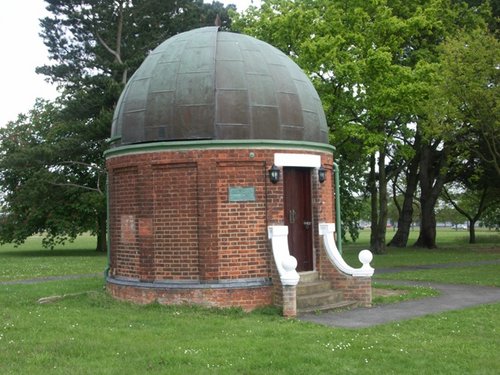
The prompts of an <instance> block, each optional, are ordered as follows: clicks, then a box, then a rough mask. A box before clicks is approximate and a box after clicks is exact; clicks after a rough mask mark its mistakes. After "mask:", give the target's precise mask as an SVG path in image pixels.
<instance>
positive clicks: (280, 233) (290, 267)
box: [267, 225, 300, 286]
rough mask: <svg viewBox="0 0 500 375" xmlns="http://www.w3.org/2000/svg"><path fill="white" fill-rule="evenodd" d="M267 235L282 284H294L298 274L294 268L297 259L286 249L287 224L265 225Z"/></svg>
mask: <svg viewBox="0 0 500 375" xmlns="http://www.w3.org/2000/svg"><path fill="white" fill-rule="evenodd" d="M267 235H268V238H269V239H270V240H271V244H272V247H273V255H274V261H275V262H276V268H278V273H279V275H280V280H281V284H282V285H289V286H294V285H297V284H298V283H299V279H300V276H299V274H298V273H297V271H296V270H295V269H296V268H297V259H295V258H294V257H293V256H291V255H290V251H289V250H288V226H286V225H271V226H269V227H267Z"/></svg>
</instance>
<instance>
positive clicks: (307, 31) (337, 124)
mask: <svg viewBox="0 0 500 375" xmlns="http://www.w3.org/2000/svg"><path fill="white" fill-rule="evenodd" d="M488 14H489V13H488V6H487V5H485V6H479V7H477V6H476V7H468V6H467V4H465V3H463V2H455V1H451V0H447V1H442V0H419V1H412V2H401V1H391V0H385V1H378V0H376V1H375V0H373V1H349V2H345V1H340V0H339V1H331V0H328V1H327V0H300V1H294V2H290V1H282V0H267V1H264V2H263V4H262V7H261V8H260V9H257V8H250V9H249V10H248V11H247V12H246V13H244V14H242V15H240V16H238V17H237V18H236V19H235V21H234V23H233V26H234V28H235V29H237V30H239V31H242V32H245V33H248V34H251V35H254V36H256V37H258V38H260V39H263V40H266V41H267V42H269V43H271V44H272V45H274V46H276V47H278V48H280V49H281V50H282V51H284V52H285V53H286V54H287V55H289V56H290V57H291V58H293V59H294V60H295V61H296V62H297V63H298V65H299V66H301V67H302V68H303V69H304V70H305V71H306V72H307V73H308V74H309V76H310V77H311V79H312V80H313V83H314V84H315V86H316V89H317V91H318V93H319V94H320V96H321V99H322V102H323V105H324V109H325V113H326V116H327V121H328V124H329V127H330V130H331V136H330V140H331V143H332V144H333V145H335V147H336V150H337V153H336V158H337V163H339V165H340V167H341V168H340V169H341V180H342V185H343V186H341V191H342V194H341V195H342V212H343V213H344V218H343V224H344V225H347V226H348V228H349V231H350V232H351V233H356V231H355V228H356V222H357V221H358V220H359V216H357V215H358V214H359V212H360V207H359V200H357V199H356V197H358V196H360V195H362V194H366V195H370V196H371V199H372V210H371V211H372V218H371V221H372V224H371V225H372V228H374V230H375V233H374V236H373V238H372V243H371V245H372V250H374V251H375V252H379V251H380V252H383V251H384V248H385V230H386V223H387V185H388V181H390V180H391V179H393V178H394V179H396V178H397V176H398V174H400V172H401V171H402V170H404V169H405V168H408V165H409V163H411V162H413V163H417V164H418V163H419V158H420V147H427V150H429V152H431V151H432V152H434V154H435V155H433V156H432V158H434V159H436V160H437V159H438V158H439V157H441V158H443V157H445V154H444V153H442V154H441V153H439V152H436V150H437V146H438V145H439V144H441V143H440V141H439V140H438V141H435V140H433V139H427V138H426V139H425V141H424V142H422V143H420V142H418V143H417V142H416V138H417V137H419V135H418V134H417V133H418V132H420V133H422V134H424V133H425V130H424V129H423V128H425V126H426V124H427V121H426V118H427V116H428V108H429V97H431V96H432V95H433V93H434V92H435V91H436V89H435V85H434V82H435V81H436V75H437V74H439V71H440V70H439V68H440V58H439V53H440V52H439V45H440V44H442V42H443V41H444V40H445V39H446V38H447V37H449V36H451V35H455V34H456V33H457V32H458V30H466V31H469V30H472V29H474V28H476V27H478V26H484V25H485V21H484V19H485V18H484V17H486V16H487V15H488ZM433 141H434V142H433ZM429 143H430V145H429ZM370 160H371V162H370V163H369V161H370ZM367 170H370V174H369V176H368V175H366V171H367ZM436 170H437V171H438V173H437V174H435V175H433V176H431V175H429V174H427V175H426V176H428V177H429V178H428V180H429V181H425V183H429V184H430V185H431V186H432V185H433V182H434V180H435V179H437V178H438V177H439V176H440V173H439V172H440V170H439V168H437V169H436ZM414 173H415V174H416V173H418V168H415V170H414ZM407 179H409V178H408V177H407ZM436 186H437V187H438V188H439V187H440V186H441V183H440V184H436ZM421 194H427V195H431V194H432V195H436V194H435V192H432V191H428V190H425V189H422V190H421ZM410 198H411V197H410ZM426 200H427V201H428V202H429V204H430V206H431V207H429V208H427V210H426V211H423V212H424V214H425V216H429V215H431V213H432V208H433V205H434V203H435V202H434V201H433V200H432V199H429V198H426ZM425 219H427V217H425V218H424V220H425ZM431 220H432V218H431ZM428 221H429V220H428ZM431 223H432V222H431ZM407 225H410V221H408V222H407ZM354 237H355V236H354ZM431 246H432V244H431Z"/></svg>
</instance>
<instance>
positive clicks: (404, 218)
mask: <svg viewBox="0 0 500 375" xmlns="http://www.w3.org/2000/svg"><path fill="white" fill-rule="evenodd" d="M419 159H420V153H419V152H418V151H417V153H416V154H415V156H414V157H413V159H412V161H411V162H410V165H409V167H408V171H407V173H406V191H405V193H404V200H403V205H402V207H401V213H400V215H399V218H398V229H397V231H396V233H395V234H394V237H392V239H391V240H390V241H389V243H388V244H387V246H394V247H406V245H407V244H408V237H409V236H410V228H411V223H412V221H413V197H414V195H415V191H416V190H417V184H418V165H419Z"/></svg>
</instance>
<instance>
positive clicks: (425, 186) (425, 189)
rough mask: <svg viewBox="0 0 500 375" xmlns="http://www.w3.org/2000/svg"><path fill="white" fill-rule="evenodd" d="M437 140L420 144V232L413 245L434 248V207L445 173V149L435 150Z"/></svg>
mask: <svg viewBox="0 0 500 375" xmlns="http://www.w3.org/2000/svg"><path fill="white" fill-rule="evenodd" d="M438 145H439V142H436V143H435V144H434V145H431V144H425V145H423V146H422V148H421V150H422V152H421V157H420V175H419V177H420V178H419V181H420V210H421V222H420V234H419V236H418V239H417V242H415V244H414V246H417V247H426V248H428V249H434V248H436V247H437V245H436V213H435V212H434V207H435V206H436V202H437V199H438V197H439V194H440V193H441V190H442V189H443V186H444V182H445V178H446V173H445V171H444V166H445V165H446V154H445V149H444V148H443V149H442V150H439V151H438V150H437V147H438Z"/></svg>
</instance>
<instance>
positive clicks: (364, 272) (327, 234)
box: [319, 223, 375, 277]
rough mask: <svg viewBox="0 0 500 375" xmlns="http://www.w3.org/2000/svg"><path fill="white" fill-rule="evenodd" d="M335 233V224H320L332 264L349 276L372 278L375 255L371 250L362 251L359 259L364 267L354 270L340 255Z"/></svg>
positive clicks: (320, 232) (320, 230)
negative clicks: (371, 264)
mask: <svg viewBox="0 0 500 375" xmlns="http://www.w3.org/2000/svg"><path fill="white" fill-rule="evenodd" d="M334 233H335V224H333V223H321V224H319V234H320V235H321V236H323V243H324V244H325V249H326V253H327V254H328V258H329V259H330V262H332V264H333V265H334V266H336V267H337V268H338V269H339V270H340V271H342V272H343V273H345V274H347V275H351V276H358V277H371V276H373V272H374V271H375V270H374V269H373V268H372V267H371V266H370V262H371V261H372V260H373V254H372V252H371V251H370V250H361V251H360V252H359V255H358V258H359V261H360V262H361V264H363V266H362V267H361V268H353V267H351V266H350V265H348V264H347V263H346V262H345V260H344V258H342V254H340V252H339V250H338V249H337V244H336V243H335V239H334V237H333V234H334Z"/></svg>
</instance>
